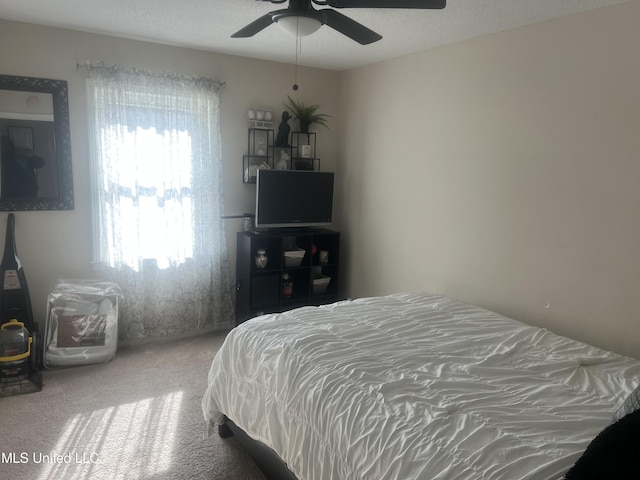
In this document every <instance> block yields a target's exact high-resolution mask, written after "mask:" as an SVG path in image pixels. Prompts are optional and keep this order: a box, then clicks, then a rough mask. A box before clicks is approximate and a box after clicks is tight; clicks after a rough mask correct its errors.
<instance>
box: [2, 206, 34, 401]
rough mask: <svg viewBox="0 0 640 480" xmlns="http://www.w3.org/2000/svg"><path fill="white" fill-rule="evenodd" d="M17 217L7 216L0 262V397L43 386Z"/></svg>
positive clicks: (32, 390) (27, 391)
mask: <svg viewBox="0 0 640 480" xmlns="http://www.w3.org/2000/svg"><path fill="white" fill-rule="evenodd" d="M14 230H15V217H14V215H13V213H10V214H9V216H8V218H7V232H6V238H5V245H4V255H3V257H2V263H1V264H0V279H1V281H2V289H1V290H0V397H6V396H10V395H19V394H22V393H31V392H37V391H40V390H42V374H41V373H40V369H41V368H42V347H41V345H40V334H39V333H38V324H37V323H36V322H35V321H34V319H33V311H32V310H31V298H30V297H29V288H28V287H27V279H26V277H25V274H24V269H23V268H22V264H21V263H20V259H19V258H18V254H17V252H16V244H15V234H14Z"/></svg>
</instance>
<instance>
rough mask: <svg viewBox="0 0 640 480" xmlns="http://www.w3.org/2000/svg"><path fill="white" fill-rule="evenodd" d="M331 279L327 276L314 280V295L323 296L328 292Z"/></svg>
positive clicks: (320, 276) (319, 276)
mask: <svg viewBox="0 0 640 480" xmlns="http://www.w3.org/2000/svg"><path fill="white" fill-rule="evenodd" d="M330 281H331V277H329V276H327V275H318V276H316V277H314V279H313V294H314V295H322V294H323V293H325V292H326V291H327V287H328V286H329V282H330Z"/></svg>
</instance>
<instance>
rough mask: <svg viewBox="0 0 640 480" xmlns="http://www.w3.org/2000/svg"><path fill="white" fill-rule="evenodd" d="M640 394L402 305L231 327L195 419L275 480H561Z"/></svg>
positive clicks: (490, 327)
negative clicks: (245, 445)
mask: <svg viewBox="0 0 640 480" xmlns="http://www.w3.org/2000/svg"><path fill="white" fill-rule="evenodd" d="M639 381H640V362H639V361H638V360H635V359H632V358H628V357H624V356H621V355H618V354H615V353H612V352H608V351H604V350H601V349H598V348H595V347H593V346H589V345H586V344H584V343H580V342H578V341H575V340H572V339H569V338H566V337H562V336H559V335H556V334H554V333H552V332H550V331H548V330H545V329H541V328H537V327H533V326H529V325H526V324H523V323H520V322H518V321H515V320H512V319H509V318H506V317H504V316H501V315H499V314H496V313H493V312H490V311H487V310H485V309H482V308H479V307H476V306H473V305H469V304H466V303H464V302H461V301H459V300H456V299H453V298H449V297H446V296H443V295H438V294H431V293H425V292H409V293H398V294H394V295H389V296H383V297H372V298H363V299H357V300H349V301H343V302H337V303H334V304H331V305H325V306H322V307H302V308H299V309H296V310H291V311H288V312H284V313H280V314H268V315H263V316H260V317H257V318H254V319H252V320H249V321H247V322H245V323H243V324H241V325H239V326H237V327H236V328H234V329H233V330H232V331H231V332H230V333H229V335H228V336H227V338H226V339H225V342H224V344H223V346H222V347H221V349H220V350H219V351H218V353H217V354H216V356H215V358H214V360H213V363H212V365H211V369H210V372H209V376H208V387H207V390H206V393H205V395H204V397H203V399H202V410H203V414H204V418H205V421H206V422H207V423H208V425H209V426H211V427H215V426H217V427H219V430H220V433H221V435H223V436H224V435H225V434H226V433H227V432H229V428H231V430H232V431H233V432H234V433H236V434H238V435H240V436H242V438H243V439H245V440H247V441H248V442H249V444H250V445H253V447H256V448H257V449H258V451H259V452H262V453H265V452H266V454H267V455H271V454H273V455H272V456H275V458H276V462H275V463H272V464H271V465H272V466H273V468H281V467H283V466H286V467H285V469H284V470H280V471H279V472H280V473H275V474H273V475H272V478H278V477H279V478H286V477H284V476H283V475H289V476H290V478H298V479H299V480H320V479H350V480H351V479H353V480H357V479H372V480H380V479H403V480H413V479H428V480H444V479H446V480H470V479H483V480H499V479H503V480H514V479H521V480H558V479H560V478H562V477H563V476H564V475H565V473H566V472H567V471H568V470H569V469H570V468H571V467H572V466H573V465H574V464H575V463H576V461H577V460H578V459H579V458H581V457H582V456H583V453H584V451H585V449H586V448H587V446H589V445H590V443H591V442H592V441H593V440H594V438H596V436H597V435H598V434H599V433H600V432H602V431H603V430H605V429H607V428H608V426H609V425H611V424H612V422H613V420H614V415H615V414H616V411H618V410H619V409H620V408H622V407H623V406H624V405H625V403H627V402H628V398H630V397H631V396H633V394H634V392H637V391H636V387H637V386H638V383H639ZM278 464H279V466H278ZM262 465H263V463H262V461H261V464H259V466H261V468H262ZM265 468H266V469H268V468H271V467H265ZM265 468H263V470H265ZM276 471H277V470H276Z"/></svg>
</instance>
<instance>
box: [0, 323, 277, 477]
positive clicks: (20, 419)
mask: <svg viewBox="0 0 640 480" xmlns="http://www.w3.org/2000/svg"><path fill="white" fill-rule="evenodd" d="M223 339H224V335H222V334H206V335H203V336H199V337H194V338H190V339H181V340H175V341H167V342H155V343H150V344H146V345H141V346H137V347H121V348H119V350H118V353H117V354H116V358H115V359H113V360H112V361H110V362H108V363H104V364H100V365H86V366H79V367H72V368H66V369H60V370H45V371H44V387H43V390H42V392H38V393H31V394H28V395H20V396H15V397H8V398H0V478H2V479H5V478H6V479H12V480H23V479H24V480H27V479H28V480H67V479H69V480H71V479H78V480H80V479H87V480H88V479H91V480H103V479H104V480H113V479H127V480H128V479H148V480H151V479H153V480H160V479H185V480H186V479H216V480H227V479H229V480H231V479H234V480H264V478H265V477H264V476H263V475H262V474H261V472H260V471H259V470H258V468H257V467H256V466H255V464H254V463H253V462H252V460H251V459H250V458H249V457H248V456H247V455H246V454H245V453H244V451H242V449H241V448H240V446H239V445H238V444H237V441H236V439H235V438H228V439H224V440H223V439H221V438H219V437H218V434H217V430H216V431H214V432H212V434H211V435H210V436H208V437H206V438H205V437H204V420H203V417H202V413H201V409H200V401H201V399H202V395H203V393H204V390H205V388H206V383H207V372H208V370H209V366H210V364H211V360H212V359H213V356H214V354H215V352H216V351H217V349H218V348H219V346H220V345H221V343H222V341H223Z"/></svg>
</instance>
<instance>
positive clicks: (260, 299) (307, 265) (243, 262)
mask: <svg viewBox="0 0 640 480" xmlns="http://www.w3.org/2000/svg"><path fill="white" fill-rule="evenodd" d="M258 250H264V251H265V254H264V255H265V256H266V257H267V261H266V266H264V267H262V268H261V267H259V266H258V265H257V264H256V255H258ZM302 250H304V253H301V252H302ZM320 252H326V254H327V256H328V258H321V256H320ZM339 262H340V233H339V232H336V231H334V230H329V229H325V228H308V227H293V228H285V229H282V228H278V229H269V230H266V231H261V230H256V231H249V232H239V233H238V236H237V252H236V324H240V323H242V322H244V321H246V320H248V319H250V318H253V317H255V316H257V315H261V314H263V313H274V312H282V311H285V310H290V309H292V308H296V307H301V306H304V305H322V304H325V303H331V302H335V301H336V300H338V274H339ZM285 274H286V275H288V277H289V281H290V282H291V283H292V291H289V290H287V289H284V288H283V287H284V285H283V275H285Z"/></svg>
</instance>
